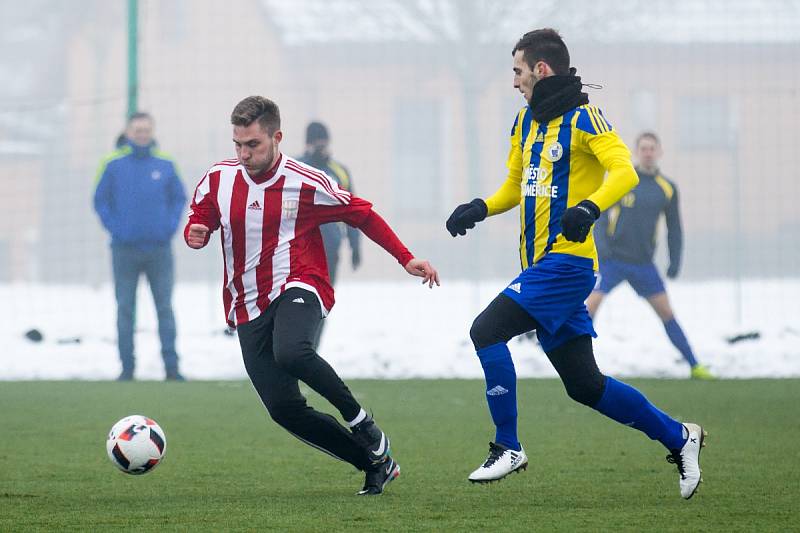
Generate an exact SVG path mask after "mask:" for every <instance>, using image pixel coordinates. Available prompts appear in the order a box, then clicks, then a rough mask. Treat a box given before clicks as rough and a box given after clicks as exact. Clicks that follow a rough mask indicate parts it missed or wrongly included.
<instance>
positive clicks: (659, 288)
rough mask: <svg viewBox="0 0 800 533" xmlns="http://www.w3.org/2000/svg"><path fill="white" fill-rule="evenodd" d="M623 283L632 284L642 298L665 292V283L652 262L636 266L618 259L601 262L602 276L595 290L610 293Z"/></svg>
mask: <svg viewBox="0 0 800 533" xmlns="http://www.w3.org/2000/svg"><path fill="white" fill-rule="evenodd" d="M623 281H627V282H628V283H630V285H631V287H633V290H635V291H636V294H638V295H639V296H641V297H642V298H649V297H651V296H653V295H654V294H658V293H660V292H664V290H665V289H664V281H663V280H662V279H661V275H660V274H659V273H658V270H657V269H656V265H655V264H653V263H652V262H651V263H641V264H636V263H625V262H624V261H617V260H616V259H602V260H601V261H600V275H599V276H598V280H597V286H596V287H595V290H597V291H600V292H605V293H609V292H611V291H612V290H613V289H614V287H616V286H617V285H619V284H620V283H621V282H623Z"/></svg>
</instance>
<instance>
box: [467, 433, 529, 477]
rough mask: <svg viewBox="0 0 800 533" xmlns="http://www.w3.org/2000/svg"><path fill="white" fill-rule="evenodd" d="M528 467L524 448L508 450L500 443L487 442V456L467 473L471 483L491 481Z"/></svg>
mask: <svg viewBox="0 0 800 533" xmlns="http://www.w3.org/2000/svg"><path fill="white" fill-rule="evenodd" d="M526 468H528V456H527V455H525V449H524V448H522V446H520V450H519V451H516V450H510V449H508V448H506V447H505V446H503V445H502V444H495V443H494V442H490V443H489V457H487V458H486V461H485V462H484V463H483V464H482V465H481V466H479V467H478V469H477V470H475V471H474V472H473V473H471V474H470V475H469V480H470V481H471V482H472V483H491V482H492V481H498V480H500V479H503V478H504V477H506V476H507V475H509V474H510V473H512V472H521V471H522V470H525V469H526Z"/></svg>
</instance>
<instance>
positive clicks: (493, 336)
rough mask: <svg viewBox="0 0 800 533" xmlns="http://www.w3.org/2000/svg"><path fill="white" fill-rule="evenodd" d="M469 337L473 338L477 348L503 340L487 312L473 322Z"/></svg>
mask: <svg viewBox="0 0 800 533" xmlns="http://www.w3.org/2000/svg"><path fill="white" fill-rule="evenodd" d="M469 338H470V339H472V344H473V345H474V346H475V349H476V350H480V349H481V348H486V347H487V346H491V345H493V344H497V343H498V342H503V339H501V338H500V335H498V333H497V331H496V328H495V327H494V325H493V322H492V321H490V320H488V319H487V318H486V314H485V313H481V314H480V315H478V317H477V318H476V319H475V320H474V321H473V322H472V327H471V328H470V329H469Z"/></svg>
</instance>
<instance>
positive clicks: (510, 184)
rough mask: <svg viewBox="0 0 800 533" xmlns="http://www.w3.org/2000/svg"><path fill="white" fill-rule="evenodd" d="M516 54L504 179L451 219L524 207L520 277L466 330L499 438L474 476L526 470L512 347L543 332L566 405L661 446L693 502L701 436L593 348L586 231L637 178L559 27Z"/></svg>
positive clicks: (529, 38)
mask: <svg viewBox="0 0 800 533" xmlns="http://www.w3.org/2000/svg"><path fill="white" fill-rule="evenodd" d="M513 56H514V87H515V88H516V89H518V90H519V91H520V92H521V93H522V94H523V95H524V96H525V99H526V101H527V103H528V105H526V106H525V107H524V108H523V109H521V110H520V111H519V113H517V116H516V118H515V120H514V126H513V128H512V130H511V148H510V152H509V156H508V163H507V166H508V177H507V178H506V180H505V182H504V183H503V184H502V185H501V186H500V188H499V189H498V190H497V191H496V192H495V193H494V194H493V195H492V196H490V197H488V198H487V199H486V200H482V199H480V198H476V199H475V200H473V201H472V202H470V203H467V204H462V205H460V206H458V207H457V208H456V209H455V211H454V212H453V214H452V215H451V216H450V218H449V219H448V220H447V229H448V231H449V232H450V234H451V235H452V236H453V237H455V236H456V235H465V234H466V231H467V229H470V228H473V227H475V224H476V223H477V222H480V221H482V220H484V219H485V218H486V217H487V216H492V215H497V214H500V213H503V212H505V211H508V210H510V209H512V208H514V207H516V206H519V208H520V226H521V231H520V250H519V251H520V261H521V264H522V265H521V266H522V272H521V274H520V275H519V276H518V277H517V278H516V279H515V280H513V281H512V282H511V283H510V284H509V285H508V287H506V289H505V290H503V291H502V292H501V293H500V294H499V295H498V296H497V297H496V298H495V299H494V300H493V301H492V302H491V303H490V304H489V306H488V307H487V308H486V309H485V310H484V311H483V312H482V313H481V314H480V315H478V317H477V318H476V319H475V322H474V323H473V325H472V328H471V330H470V337H471V338H472V342H473V344H474V346H475V350H476V351H477V355H478V358H479V359H480V362H481V366H482V367H483V371H484V375H485V378H486V398H487V402H488V404H489V411H490V413H491V415H492V420H493V421H494V424H495V427H496V433H495V441H494V442H491V443H490V444H489V456H488V458H487V459H486V461H485V462H484V463H483V464H482V465H481V466H480V467H478V468H477V469H476V470H475V471H474V472H472V474H470V476H469V480H470V481H472V482H477V483H486V482H490V481H495V480H498V479H502V478H503V477H505V476H506V475H508V474H510V473H511V472H518V471H520V470H524V469H525V468H527V465H528V458H527V456H526V455H525V451H524V449H523V447H522V445H521V444H520V442H519V440H518V437H517V401H516V373H515V370H514V363H513V361H512V359H511V353H510V352H509V350H508V346H507V343H508V341H509V340H510V339H511V338H512V337H515V336H517V335H520V334H522V333H526V332H528V331H532V330H536V334H537V336H538V338H539V342H540V343H541V346H542V348H543V349H544V351H545V353H546V354H547V357H548V358H549V359H550V362H551V363H552V364H553V366H554V367H555V369H556V371H557V372H558V374H559V376H560V377H561V380H562V381H563V383H564V386H565V388H566V390H567V394H568V395H569V396H570V398H572V399H574V400H575V401H577V402H580V403H582V404H584V405H587V406H589V407H591V408H593V409H595V410H597V411H598V412H600V413H602V414H604V415H606V416H608V417H609V418H611V419H613V420H616V421H617V422H620V423H622V424H625V425H627V426H631V427H633V428H635V429H638V430H640V431H642V432H644V433H645V434H647V436H649V437H650V438H651V439H654V440H658V441H659V442H661V443H662V444H663V445H664V446H665V447H666V448H667V450H669V452H670V454H669V455H668V456H667V460H668V461H669V462H671V463H675V464H676V465H677V467H678V470H679V472H680V480H679V483H680V491H681V495H682V496H683V497H684V498H691V497H692V495H693V494H694V493H695V491H696V490H697V486H698V485H699V483H700V464H699V456H700V448H701V445H702V441H703V436H704V431H703V429H702V428H701V427H700V426H699V425H697V424H691V423H686V424H681V423H680V422H678V421H676V420H674V419H673V418H671V417H670V416H668V415H666V414H665V413H663V412H662V411H660V410H659V409H658V408H656V407H655V406H654V405H653V404H651V403H650V402H649V401H648V400H647V398H645V396H644V395H643V394H642V393H641V392H639V391H638V390H636V389H634V388H633V387H631V386H629V385H627V384H625V383H622V382H621V381H617V380H615V379H614V378H611V377H608V376H605V375H603V374H602V373H601V372H600V370H599V369H598V368H597V363H596V362H595V359H594V354H593V352H592V337H594V336H596V333H595V331H594V328H593V327H592V320H591V318H590V317H589V314H588V312H587V310H586V306H585V305H584V301H585V300H586V297H587V296H589V293H590V292H591V291H592V288H593V287H594V284H595V271H596V270H597V267H598V262H597V251H596V249H595V245H594V241H593V240H592V235H591V227H592V225H593V224H594V222H595V221H596V220H597V218H598V217H599V216H600V213H601V212H602V211H604V210H606V209H608V208H609V207H611V206H612V205H613V204H615V203H616V202H617V201H619V199H620V198H621V197H622V196H624V195H625V194H626V193H627V192H628V191H630V190H631V189H632V188H633V187H634V186H635V185H636V183H637V182H638V178H637V175H636V171H635V170H634V168H633V165H632V164H631V156H630V151H629V150H628V148H627V147H626V146H625V144H624V143H623V142H622V140H621V139H620V137H619V135H618V134H617V132H616V131H615V130H614V128H613V127H612V126H611V124H610V123H609V122H608V121H607V120H606V119H605V117H604V116H603V113H602V112H601V111H600V110H599V109H598V108H597V107H595V106H593V105H590V104H589V97H588V95H587V94H586V93H583V92H581V89H582V86H583V85H582V83H581V81H580V78H579V77H578V76H576V75H575V73H576V71H575V69H574V68H570V59H569V51H568V50H567V47H566V45H565V44H564V41H563V40H562V39H561V36H560V35H559V34H558V33H557V32H556V31H555V30H552V29H549V28H545V29H539V30H535V31H532V32H529V33H526V34H525V35H524V36H523V37H522V38H521V39H520V40H519V41H518V42H517V44H516V46H515V47H514V50H513ZM604 176H605V179H604Z"/></svg>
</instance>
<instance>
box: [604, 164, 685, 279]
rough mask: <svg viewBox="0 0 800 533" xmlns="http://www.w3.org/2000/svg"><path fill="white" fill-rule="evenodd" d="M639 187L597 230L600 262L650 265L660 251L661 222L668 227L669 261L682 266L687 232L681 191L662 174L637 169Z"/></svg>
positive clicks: (621, 201) (615, 206)
mask: <svg viewBox="0 0 800 533" xmlns="http://www.w3.org/2000/svg"><path fill="white" fill-rule="evenodd" d="M637 173H638V174H639V185H637V186H636V188H635V189H633V190H632V191H631V192H629V193H628V194H626V195H625V196H623V197H622V199H621V200H620V201H619V202H617V203H616V204H614V206H612V207H611V209H609V210H608V211H606V212H605V213H603V215H602V216H601V217H600V220H598V221H597V225H596V227H595V230H594V237H595V241H596V242H597V252H598V254H599V255H600V258H601V259H602V258H611V259H616V260H618V261H624V262H627V263H639V264H641V263H649V262H652V261H653V255H654V253H655V249H656V241H657V239H656V234H657V230H658V220H659V218H660V217H661V215H662V214H663V215H664V218H665V220H666V223H667V248H668V249H669V260H670V263H671V264H672V265H674V266H675V267H678V266H680V262H681V254H682V251H683V230H682V228H681V216H680V211H679V209H678V188H677V187H676V186H675V184H674V183H673V182H671V181H670V180H668V179H667V178H665V177H663V176H662V175H661V173H660V172H656V173H655V174H649V173H646V172H643V171H642V170H639V169H637Z"/></svg>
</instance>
